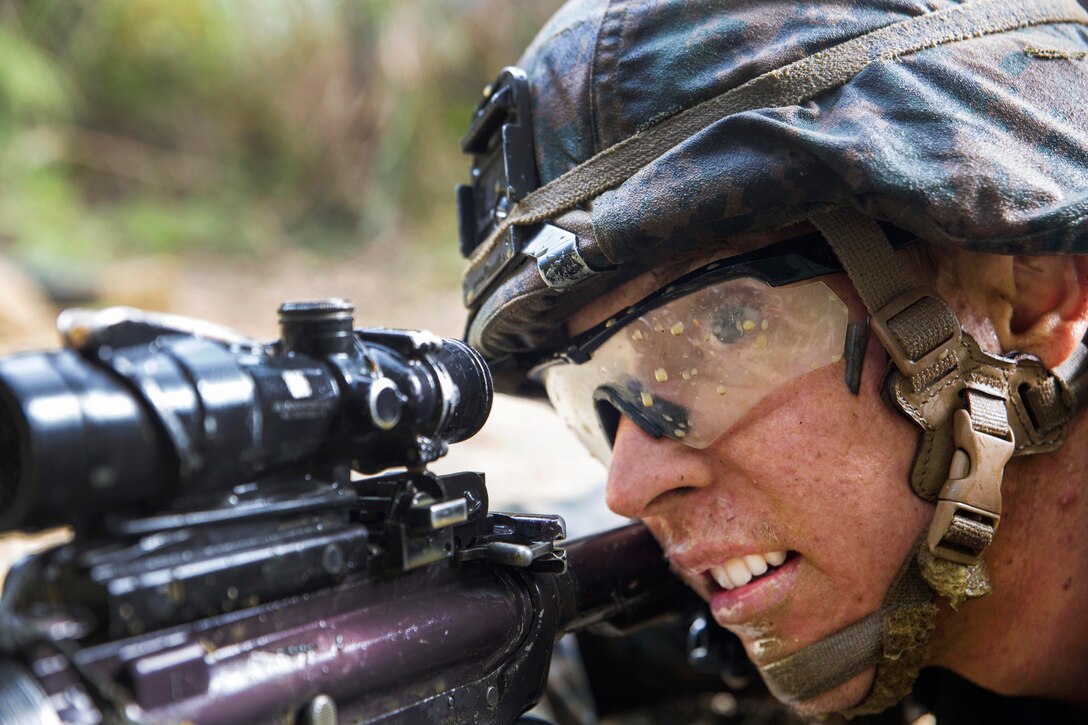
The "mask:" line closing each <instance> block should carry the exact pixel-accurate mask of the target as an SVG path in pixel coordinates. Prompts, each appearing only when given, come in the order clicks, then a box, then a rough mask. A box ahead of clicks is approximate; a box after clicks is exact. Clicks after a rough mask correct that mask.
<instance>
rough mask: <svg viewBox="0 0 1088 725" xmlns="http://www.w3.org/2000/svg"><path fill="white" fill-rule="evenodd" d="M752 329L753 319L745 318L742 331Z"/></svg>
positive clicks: (754, 326)
mask: <svg viewBox="0 0 1088 725" xmlns="http://www.w3.org/2000/svg"><path fill="white" fill-rule="evenodd" d="M754 329H756V323H755V320H745V321H744V331H745V332H751V331H752V330H754Z"/></svg>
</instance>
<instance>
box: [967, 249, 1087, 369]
mask: <svg viewBox="0 0 1088 725" xmlns="http://www.w3.org/2000/svg"><path fill="white" fill-rule="evenodd" d="M954 257H955V259H954V261H953V266H954V267H955V276H956V277H957V278H958V283H959V286H960V288H961V289H962V290H964V291H965V292H966V293H967V296H968V297H969V298H971V302H972V303H973V305H972V306H976V307H977V306H981V307H982V309H981V310H980V311H981V312H983V313H985V316H986V317H988V318H989V320H990V322H991V323H992V325H993V332H994V334H995V335H996V337H997V341H998V343H999V344H1000V346H1001V349H1002V351H1003V352H1012V351H1014V350H1015V351H1018V352H1026V353H1030V354H1032V355H1035V356H1036V357H1038V358H1039V359H1040V360H1042V362H1043V364H1044V365H1046V366H1047V367H1048V368H1055V367H1057V366H1058V365H1060V364H1061V363H1062V362H1064V361H1065V360H1066V359H1067V358H1068V357H1069V356H1070V355H1071V354H1072V353H1073V350H1074V349H1076V346H1077V343H1078V342H1080V341H1081V338H1083V337H1084V334H1085V332H1086V331H1088V257H1085V256H1077V255H1068V254H1066V255H1053V256H1045V257H1042V256H1031V257H1029V256H1023V255H1018V256H1003V255H994V254H977V253H970V252H965V253H959V254H956V255H954Z"/></svg>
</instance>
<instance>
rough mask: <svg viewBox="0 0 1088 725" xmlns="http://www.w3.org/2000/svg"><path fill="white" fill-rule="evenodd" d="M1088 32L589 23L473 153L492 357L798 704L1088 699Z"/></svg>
mask: <svg viewBox="0 0 1088 725" xmlns="http://www.w3.org/2000/svg"><path fill="white" fill-rule="evenodd" d="M1086 24H1088V15H1086V14H1085V13H1084V11H1083V10H1082V9H1081V8H1080V7H1079V6H1078V4H1077V3H1076V2H1073V1H1072V0H1060V1H1058V0H1035V1H1032V2H990V1H989V0H978V1H977V2H971V3H964V4H960V3H956V2H945V1H944V0H941V1H938V2H934V1H933V0H924V1H923V0H896V1H895V2H864V1H861V0H837V1H821V2H810V1H806V2H768V1H766V0H747V1H745V2H735V3H729V4H728V5H727V6H723V5H722V4H719V3H703V2H699V3H695V2H687V1H684V0H674V1H670V2H616V1H614V2H603V1H602V2H597V1H586V2H572V3H569V4H568V5H567V6H565V7H564V8H563V9H561V10H560V11H559V12H558V13H557V14H556V16H555V17H554V18H553V19H552V20H551V21H550V22H549V24H548V25H547V26H546V27H545V28H544V29H543V30H542V31H541V33H540V34H539V35H538V37H537V39H536V40H535V41H534V42H533V44H532V45H531V46H530V48H529V49H528V50H527V51H526V53H525V55H524V57H523V58H522V59H521V61H520V63H519V67H520V69H521V70H518V69H508V70H507V71H505V72H504V74H503V75H502V76H500V78H499V80H498V81H497V82H496V83H495V84H493V85H492V86H490V87H489V88H488V89H487V90H486V93H485V99H484V101H483V102H482V103H481V105H480V108H479V109H478V112H477V115H476V118H475V119H474V122H473V125H472V127H471V128H470V131H469V134H468V135H467V136H466V138H465V142H464V148H465V150H466V151H467V152H469V153H471V154H473V156H474V168H473V185H472V186H471V187H463V188H462V189H461V191H460V192H459V197H460V198H459V202H460V205H461V210H462V227H461V228H462V252H463V253H464V254H465V256H466V257H467V258H468V269H467V271H466V275H465V300H466V304H467V306H468V307H469V309H470V322H469V328H468V339H469V342H471V343H472V344H474V345H475V346H477V347H478V348H479V349H481V350H482V351H483V352H484V354H485V355H486V356H487V357H488V359H489V362H490V363H491V364H492V366H493V370H494V371H495V374H496V378H497V380H498V383H499V388H500V389H504V390H506V391H507V392H516V393H520V394H525V395H538V396H543V395H544V394H545V393H546V394H547V396H548V397H549V398H550V399H551V401H552V403H553V405H554V407H555V409H556V410H557V411H558V412H559V413H560V414H561V415H562V416H563V417H564V419H565V420H566V421H567V422H568V424H569V425H570V426H571V427H572V429H573V430H574V431H575V432H576V433H577V434H578V435H579V436H580V437H581V438H582V440H583V441H584V442H585V443H586V445H587V446H589V448H590V449H591V450H592V451H593V452H594V453H595V454H596V455H597V456H598V457H600V458H601V459H602V460H605V461H606V462H610V474H609V479H608V486H607V498H608V503H609V505H610V507H611V508H612V509H613V510H615V511H616V512H618V513H620V514H622V515H625V516H629V517H633V518H640V519H642V520H643V521H644V522H646V524H647V525H648V526H649V527H650V528H651V529H652V530H653V532H654V533H655V535H656V536H657V537H658V539H659V541H660V542H661V544H662V546H663V548H664V551H665V553H666V555H667V556H668V557H669V560H670V562H671V564H672V567H673V568H674V570H675V571H676V572H677V573H678V574H679V575H680V576H682V577H683V578H684V579H685V580H687V582H688V583H689V584H690V585H691V586H692V587H693V588H694V589H695V591H696V592H698V593H699V594H700V595H701V596H702V597H703V598H704V599H705V600H706V601H707V602H708V603H709V606H710V610H711V612H712V614H713V616H714V618H715V619H716V621H717V622H718V624H720V625H721V626H723V627H725V628H727V629H729V630H731V631H732V632H734V633H735V634H737V635H738V636H739V637H740V639H741V641H742V642H743V644H744V647H745V649H746V651H747V654H748V655H749V657H750V658H751V659H752V661H753V662H754V663H755V664H756V665H757V666H758V667H759V669H760V671H761V674H762V675H763V677H764V679H765V681H766V682H767V684H768V686H769V687H770V688H771V690H772V692H774V693H775V694H776V696H777V697H779V698H780V699H781V700H783V701H784V702H787V703H790V704H791V705H792V706H793V707H794V708H795V709H796V710H798V711H799V712H803V713H808V714H820V713H830V712H845V713H847V714H858V713H870V712H879V711H881V710H883V709H884V708H886V707H888V706H890V705H892V704H894V703H896V702H897V701H899V700H900V699H901V698H902V697H903V696H904V694H905V693H907V692H908V691H909V690H910V687H911V685H912V683H913V682H914V679H915V677H916V675H917V673H918V670H919V668H920V667H923V666H926V665H939V666H942V667H945V668H947V669H950V670H952V671H954V672H957V673H959V674H961V675H963V676H964V677H966V678H967V679H969V680H971V681H972V682H974V683H977V684H979V685H981V686H983V687H985V688H988V689H990V690H992V691H995V692H997V693H1001V694H1015V695H1031V696H1040V697H1047V698H1055V699H1059V700H1064V701H1068V702H1080V703H1082V704H1083V702H1084V698H1085V694H1084V688H1083V683H1084V682H1086V681H1088V578H1086V577H1085V576H1084V574H1085V571H1086V565H1088V531H1086V529H1085V527H1084V525H1083V522H1084V521H1085V519H1086V515H1088V496H1086V493H1085V490H1084V482H1083V476H1084V473H1083V471H1084V470H1085V464H1086V462H1088V461H1086V460H1085V459H1086V458H1088V446H1086V445H1085V442H1086V439H1088V427H1086V424H1085V416H1084V415H1083V414H1080V413H1078V406H1079V404H1080V403H1081V401H1082V400H1083V397H1084V394H1085V393H1084V387H1085V381H1086V379H1088V378H1086V376H1085V375H1084V372H1085V369H1086V366H1088V364H1086V360H1088V347H1086V346H1085V345H1084V344H1083V343H1082V338H1084V336H1085V332H1086V331H1088V259H1086V258H1084V257H1080V256H1076V255H1077V254H1078V253H1083V252H1085V251H1088V231H1086V230H1088V225H1086V224H1085V223H1084V215H1085V211H1086V210H1088V194H1086V191H1085V190H1086V189H1088V117H1086V116H1085V114H1084V111H1083V94H1084V89H1085V88H1086V85H1088V60H1086V58H1088V31H1086V27H1085V26H1086ZM870 330H871V331H872V333H873V334H871V335H870V334H868V332H869V331H870Z"/></svg>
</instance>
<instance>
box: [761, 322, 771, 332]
mask: <svg viewBox="0 0 1088 725" xmlns="http://www.w3.org/2000/svg"><path fill="white" fill-rule="evenodd" d="M768 327H770V323H769V322H767V321H766V320H763V321H762V322H760V323H759V329H761V330H766V329H767V328H768Z"/></svg>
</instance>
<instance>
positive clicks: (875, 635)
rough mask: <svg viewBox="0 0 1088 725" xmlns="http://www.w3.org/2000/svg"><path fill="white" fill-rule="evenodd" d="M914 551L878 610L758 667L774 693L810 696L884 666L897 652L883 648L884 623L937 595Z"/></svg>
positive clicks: (792, 698) (786, 697) (799, 698)
mask: <svg viewBox="0 0 1088 725" xmlns="http://www.w3.org/2000/svg"><path fill="white" fill-rule="evenodd" d="M916 550H917V547H916V548H915V549H912V550H911V553H910V555H909V556H908V557H907V560H906V562H905V563H904V564H903V566H902V567H901V568H900V570H899V573H898V574H897V575H896V577H895V580H894V581H893V582H892V584H891V586H890V587H889V588H888V594H887V596H886V597H885V599H884V604H883V606H882V607H881V608H880V609H879V610H878V611H876V612H873V613H872V614H870V615H868V616H867V617H865V618H863V619H861V620H859V621H857V622H855V623H853V624H851V625H849V626H848V627H846V628H844V629H842V630H839V631H838V632H836V633H834V634H832V635H829V636H827V637H824V638H823V639H821V640H819V641H817V642H814V643H813V644H810V645H809V646H808V647H805V648H804V649H802V650H799V651H797V652H795V653H793V654H792V655H789V656H787V657H784V658H782V659H780V660H778V661H777V662H772V663H770V664H767V665H764V666H762V667H760V668H759V671H760V674H761V675H762V676H763V680H764V682H766V683H767V687H768V688H769V689H770V691H771V692H772V693H773V694H774V695H775V697H777V698H778V699H780V700H782V701H784V702H803V701H804V700H811V699H812V698H814V697H816V696H818V695H820V694H822V693H824V692H828V691H829V690H832V689H834V688H835V687H838V686H839V685H841V684H842V683H844V682H846V681H847V680H849V679H851V678H852V677H856V676H857V675H859V674H861V673H862V672H865V671H866V670H868V669H869V668H871V667H873V666H875V665H878V664H880V662H881V661H882V660H883V659H884V657H885V656H886V655H888V654H891V655H892V656H898V653H887V652H885V647H884V644H885V639H884V628H885V623H886V621H887V620H888V618H889V617H890V616H891V615H892V614H893V613H895V612H896V611H898V610H901V609H904V608H907V607H917V606H924V605H929V603H930V601H931V600H932V598H933V592H932V590H931V589H930V588H929V586H928V585H927V584H926V583H925V580H923V579H922V576H921V573H920V572H919V570H918V567H917V565H916V564H915V552H916Z"/></svg>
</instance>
